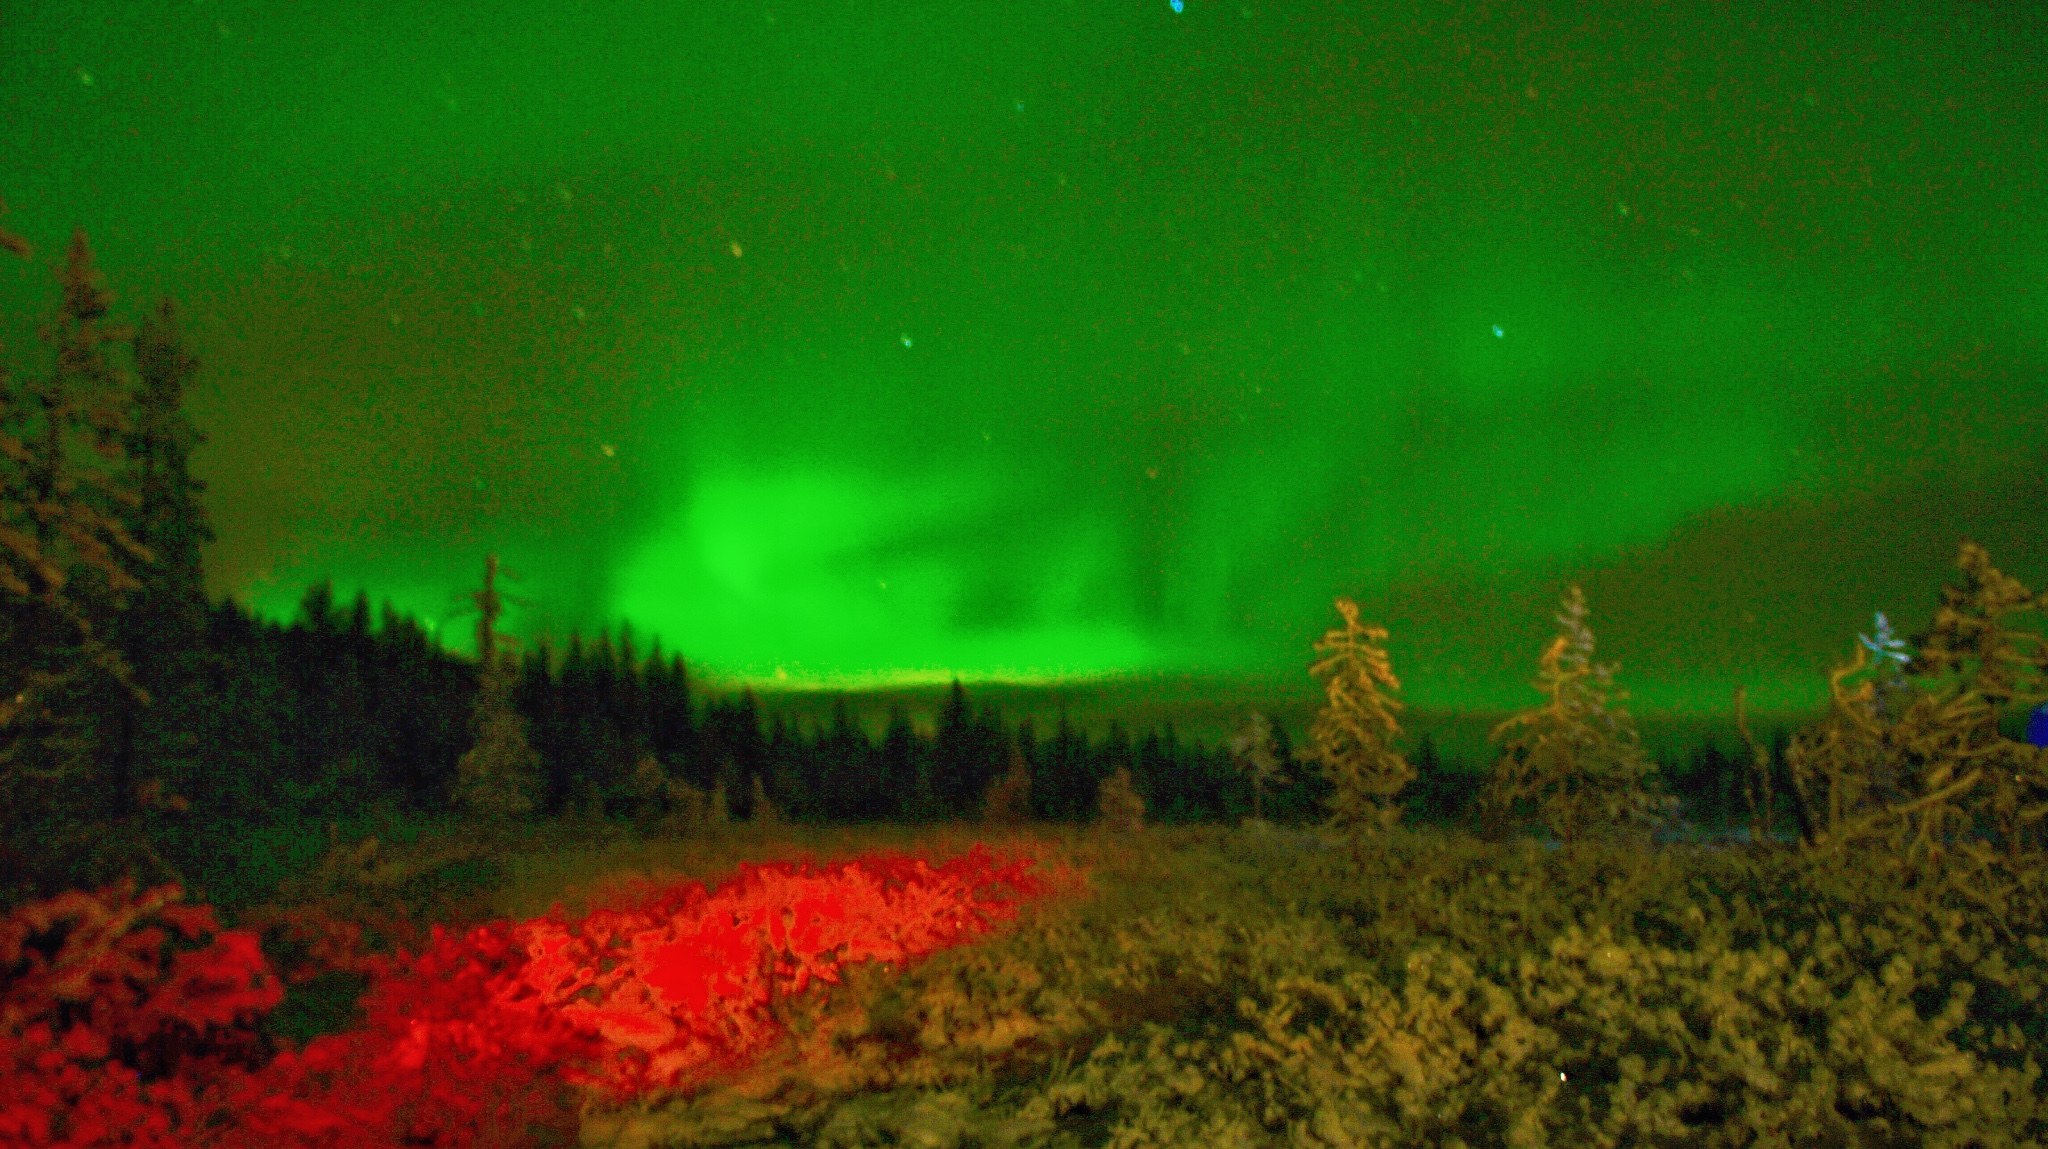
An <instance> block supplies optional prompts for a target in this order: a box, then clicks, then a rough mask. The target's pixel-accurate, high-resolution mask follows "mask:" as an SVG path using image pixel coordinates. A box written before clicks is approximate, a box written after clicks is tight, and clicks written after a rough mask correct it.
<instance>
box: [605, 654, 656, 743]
mask: <svg viewBox="0 0 2048 1149" xmlns="http://www.w3.org/2000/svg"><path fill="white" fill-rule="evenodd" d="M647 696H648V686H647V669H646V667H644V666H643V665H642V664H641V661H640V652H639V651H638V650H637V649H636V648H635V646H634V643H633V626H632V624H631V623H627V622H621V623H620V624H619V685H618V691H617V701H616V703H615V709H614V710H613V719H612V720H613V722H615V723H616V724H617V725H618V728H619V741H620V742H622V743H624V744H625V747H626V753H627V755H628V756H629V757H631V758H632V760H633V761H635V762H638V761H639V760H640V758H641V756H642V755H644V754H646V753H648V752H649V751H650V750H652V749H653V738H652V734H651V731H650V729H649V722H648V717H647Z"/></svg>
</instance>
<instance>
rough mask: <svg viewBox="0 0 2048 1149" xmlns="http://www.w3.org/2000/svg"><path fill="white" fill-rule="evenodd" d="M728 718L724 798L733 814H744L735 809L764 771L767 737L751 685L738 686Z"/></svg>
mask: <svg viewBox="0 0 2048 1149" xmlns="http://www.w3.org/2000/svg"><path fill="white" fill-rule="evenodd" d="M728 717H729V719H730V724H729V726H728V727H727V737H726V746H727V748H728V755H729V762H730V773H731V777H728V778H724V779H722V781H724V783H725V793H726V800H727V801H728V802H731V803H732V804H733V806H734V809H733V814H734V816H735V817H746V816H749V814H750V813H751V811H748V810H742V809H738V806H739V805H740V803H741V802H743V801H745V800H746V798H747V797H748V796H750V795H751V794H752V793H753V781H754V779H756V778H760V777H763V776H765V775H766V774H767V772H768V739H767V736H766V732H765V731H763V730H762V729H761V704H760V702H759V700H757V699H756V698H755V697H754V688H753V687H751V686H747V687H741V688H740V697H739V702H738V703H737V704H736V705H734V707H733V708H732V710H731V711H730V712H729V715H728Z"/></svg>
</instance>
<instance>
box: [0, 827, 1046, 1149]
mask: <svg viewBox="0 0 2048 1149" xmlns="http://www.w3.org/2000/svg"><path fill="white" fill-rule="evenodd" d="M1032 865H1033V863H1032V861H1031V860H1030V859H1021V860H1013V861H1004V860H1000V859H997V858H994V857H991V856H990V855H989V854H988V853H987V852H986V851H985V850H983V849H980V848H977V849H976V850H975V851H973V852H971V853H969V854H968V855H966V856H964V857H961V858H957V859H955V860H953V861H952V862H949V863H946V864H944V865H941V866H939V867H936V868H934V867H932V866H930V865H928V864H926V863H925V862H923V861H922V860H918V859H912V858H907V857H902V856H875V857H868V858H863V859H860V860H858V861H856V862H853V863H840V864H837V865H833V866H830V867H827V868H825V869H823V870H822V871H815V872H814V869H813V867H812V866H810V865H808V864H807V865H803V866H788V865H771V866H742V867H741V869H740V872H739V874H738V875H737V876H736V877H735V878H734V879H733V880H731V881H729V882H727V883H726V884H725V885H723V886H722V887H720V888H719V889H718V890H717V892H715V893H713V892H708V891H707V890H706V888H705V887H704V886H703V885H702V884H701V883H694V884H690V885H688V886H684V887H681V888H671V889H666V890H657V891H653V892H652V894H651V896H649V897H646V898H643V899H641V900H640V901H639V904H637V905H634V906H632V907H630V908H623V909H601V910H598V911H596V912H593V913H591V914H589V915H588V916H586V917H584V918H582V919H581V920H579V921H570V920H568V919H567V918H565V917H564V916H563V915H562V914H561V912H560V907H559V906H557V907H556V910H555V911H554V912H552V913H550V914H549V915H548V916H546V917H544V918H542V919H539V920H535V921H529V922H523V923H517V924H515V923H512V922H510V921H505V920H500V921H497V922H493V923H491V924H489V925H486V926H480V927H477V928H474V929H472V930H470V931H468V932H467V933H465V934H455V933H450V932H446V931H444V930H442V929H441V928H440V927H438V926H436V927H434V929H433V935H432V941H431V944H429V945H428V946H427V947H426V949H425V951H424V952H422V953H419V954H417V955H414V954H411V953H409V952H407V951H404V950H401V951H400V952H399V954H398V955H396V957H393V958H385V957H378V956H367V957H365V956H362V955H360V954H359V953H357V952H355V946H354V944H353V943H354V942H356V941H357V940H359V938H360V933H359V931H354V930H351V929H349V928H347V927H343V928H341V929H340V930H335V929H333V928H329V926H328V925H326V924H322V923H317V922H314V923H308V926H309V929H308V931H307V932H308V933H311V934H313V935H315V936H316V938H317V940H318V942H319V944H317V945H315V946H314V947H312V948H311V951H310V952H312V953H315V954H317V955H318V958H319V961H321V962H324V963H326V964H330V965H333V966H353V967H354V968H359V969H362V970H365V971H367V972H369V973H370V974H371V975H372V981H371V987H370V990H369V992H368V993H367V994H366V995H365V998H364V1001H363V1008H364V1010H365V1012H366V1014H367V1017H368V1022H367V1024H366V1025H364V1026H362V1027H360V1028H358V1029H356V1030H352V1031H350V1032H346V1033H343V1034H337V1035H330V1036H323V1037H319V1038H316V1039H314V1040H313V1041H312V1042H311V1043H309V1044H308V1045H307V1046H306V1047H305V1048H304V1049H299V1050H293V1049H284V1050H272V1049H269V1048H266V1045H267V1044H268V1043H267V1042H266V1041H264V1040H263V1038H262V1037H261V1035H260V1034H259V1033H258V1031H257V1029H256V1025H255V1023H256V1020H257V1018H258V1016H259V1015H261V1014H262V1013H264V1012H265V1011H267V1010H269V1009H271V1008H273V1007H275V1006H276V1005H277V1004H278V1002H279V1001H280V1000H281V998H282V996H283V992H284V991H283V987H282V985H281V984H280V980H281V979H280V975H279V974H278V973H277V972H275V971H273V970H272V969H271V968H270V967H269V965H268V963H267V962H266V960H265V958H264V955H263V953H262V951H261V949H260V948H259V945H258V941H257V935H256V934H254V933H252V932H248V931H236V930H226V931H223V930H220V929H218V928H217V926H216V923H215V920H214V917H213V914H212V911H211V910H210V909H209V908H207V907H203V906H184V905H178V904H176V903H177V901H178V899H179V898H180V896H181V891H179V890H178V889H177V888H176V887H174V886H172V887H161V888H158V889H155V890H151V891H148V892H146V893H144V894H141V895H139V896H138V895H136V894H135V892H134V887H133V885H132V883H131V884H124V885H122V886H117V887H113V888H109V889H107V890H103V891H101V892H99V893H98V894H87V893H82V892H73V893H67V894H64V895H62V896H60V897H58V898H55V899H51V900H49V901H45V902H39V903H36V904H33V905H30V906H27V907H24V908H22V909H20V910H18V911H17V912H15V913H14V914H13V915H12V916H10V917H9V918H7V919H5V921H4V922H0V974H4V975H6V980H5V982H4V987H5V997H4V999H0V1097H4V1098H5V1099H6V1101H5V1103H4V1105H0V1146H22V1147H24V1149H26V1147H28V1146H48V1147H62V1149H86V1147H88V1146H114V1145H127V1146H138V1147H139V1146H164V1147H170V1146H200V1145H204V1146H213V1147H219V1149H232V1147H240V1146H258V1145H261V1146H265V1147H266V1149H278V1147H283V1146H301V1145H302V1146H327V1145H332V1146H353V1145H383V1144H406V1143H411V1144H431V1145H435V1146H442V1147H448V1149H455V1147H464V1146H493V1145H511V1144H516V1143H519V1140H518V1139H519V1138H520V1137H521V1136H523V1135H525V1134H527V1133H528V1132H529V1131H530V1129H531V1127H532V1126H535V1125H546V1124H547V1123H548V1122H549V1121H550V1119H552V1120H554V1121H555V1122H557V1123H558V1124H559V1122H560V1121H561V1120H562V1117H563V1109H562V1104H563V1102H562V1098H560V1097H559V1096H555V1097H554V1098H553V1100H552V1103H551V1102H550V1100H549V1098H550V1090H551V1088H552V1087H553V1085H554V1081H555V1080H556V1079H558V1081H559V1082H560V1083H562V1084H566V1085H570V1086H587V1087H590V1088H591V1089H592V1091H593V1092H594V1093H595V1094H597V1095H598V1096H601V1097H603V1098H604V1099H605V1100H606V1101H607V1102H609V1103H613V1104H617V1103H620V1102H623V1101H625V1100H628V1099H631V1098H633V1097H636V1096H640V1095H644V1094H646V1093H649V1092H651V1091H656V1090H676V1089H682V1088H687V1087H689V1086H690V1085H692V1084H696V1083H701V1082H703V1081H704V1080H705V1079H706V1078H707V1077H708V1076H710V1075H713V1074H716V1073H718V1072H721V1071H727V1070H731V1069H733V1068H736V1067H738V1066H741V1065H743V1064H744V1063H745V1062H746V1061H747V1060H749V1059H750V1058H752V1057H754V1056H755V1055H757V1054H758V1053H760V1052H761V1051H762V1050H763V1049H764V1048H766V1047H767V1046H769V1045H770V1044H772V1043H773V1042H774V1041H775V1040H776V1039H777V1037H778V1036H779V1031H778V1027H777V1025H776V1023H775V1021H774V1018H773V1016H772V1014H771V1006H772V1005H773V1004H774V1002H775V1001H776V1000H777V999H778V998H781V997H785V996H788V995H796V994H802V993H804V992H805V991H806V990H807V989H808V988H810V987H811V986H812V984H813V983H814V982H827V983H833V982H838V981H839V980H840V979H841V977H842V972H843V970H844V969H845V967H847V966H849V965H854V964H858V963H863V962H885V963H890V964H891V965H892V966H895V967H897V968H901V967H903V966H906V965H908V964H911V963H914V962H916V961H918V960H920V959H922V958H924V957H926V956H928V955H930V954H932V953H933V952H935V951H938V950H940V949H944V948H946V947H949V946H954V945H958V944H960V943H962V942H965V941H969V940H972V939H974V938H976V937H978V936H980V935H982V934H985V933H987V932H989V931H990V930H992V929H995V928H996V927H998V926H1000V925H1001V924H1002V923H1004V922H1006V921H1008V920H1010V919H1011V918H1012V917H1013V916H1014V914H1015V913H1016V911H1017V908H1018V906H1019V905H1020V903H1021V902H1022V901H1024V900H1027V899H1033V898H1040V897H1044V896H1047V895H1050V894H1055V893H1059V892H1063V891H1067V890H1071V889H1072V888H1074V885H1075V881H1076V879H1075V878H1074V875H1073V874H1072V873H1071V872H1068V871H1065V870H1063V869H1055V870H1053V871H1051V872H1049V873H1046V874H1042V875H1035V874H1033V873H1030V872H1029V871H1030V870H1031V868H1032ZM310 974H311V970H309V969H307V968H300V969H297V970H294V971H293V973H292V974H291V975H290V976H291V977H292V978H294V979H303V978H305V977H307V976H310ZM551 1108H552V1109H553V1110H554V1112H553V1114H552V1115H551V1114H550V1112H549V1110H550V1109H551Z"/></svg>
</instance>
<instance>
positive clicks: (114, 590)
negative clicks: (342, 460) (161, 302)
mask: <svg viewBox="0 0 2048 1149" xmlns="http://www.w3.org/2000/svg"><path fill="white" fill-rule="evenodd" d="M6 246H8V247H9V248H10V249H15V247H16V245H15V244H12V243H9V244H7V245H6ZM58 281H59V286H60V289H61V303H60V304H59V306H58V310H57V316H56V318H55V320H54V321H53V322H52V323H51V324H49V325H48V327H47V328H46V335H45V340H46V342H48V343H49V344H50V345H51V346H52V349H53V351H54V352H55V363H54V365H53V367H52V368H51V370H50V371H48V372H47V373H46V374H44V375H41V376H39V377H37V378H35V379H34V380H32V381H31V382H30V383H29V384H28V385H27V386H26V387H23V388H20V389H17V388H16V387H15V386H13V384H12V382H11V380H0V383H4V384H5V390H4V401H0V455H4V459H0V630H4V632H5V633H4V639H5V645H4V647H0V651H4V653H0V789H4V791H5V792H4V793H0V812H4V813H5V815H6V821H5V825H6V830H7V836H8V837H9V838H18V837H23V836H25V838H26V841H24V842H22V843H20V845H19V847H17V846H16V844H13V843H0V851H10V852H13V853H14V855H15V856H16V857H19V856H20V854H19V849H21V848H27V849H33V850H36V851H38V852H47V853H51V854H53V855H54V854H58V853H62V852H65V851H66V850H67V849H68V846H67V843H68V841H69V840H70V839H74V838H75V839H77V840H78V842H79V844H80V845H81V846H88V845H89V844H90V843H92V842H93V841H95V840H96V838H98V837H99V835H96V834H94V833H93V832H92V831H90V830H89V829H83V828H81V827H80V826H78V825H76V824H74V825H71V826H70V827H69V828H68V831H69V832H68V833H67V827H66V826H65V825H64V824H63V823H64V822H66V821H73V822H75V820H76V819H78V818H79V817H81V816H82V817H83V819H84V822H85V823H86V824H88V825H89V824H90V823H92V822H95V821H97V820H98V818H99V817H100V816H104V815H113V816H123V815H126V814H127V813H128V812H129V811H130V808H131V803H132V802H133V800H134V797H135V795H134V793H133V790H132V786H133V783H134V780H133V779H111V778H107V777H105V776H103V772H102V771H100V770H99V769H96V764H97V761H98V760H100V759H102V758H103V757H104V755H103V754H102V753H100V748H101V747H102V746H103V745H104V744H105V739H106V737H107V724H106V723H105V722H103V721H94V720H93V718H94V716H93V714H92V710H93V706H92V704H93V702H94V701H95V700H97V699H98V698H100V697H101V696H102V693H103V690H104V689H105V688H107V687H108V686H109V685H111V688H113V689H117V690H119V691H120V692H122V693H124V694H126V695H127V696H129V697H131V698H133V699H134V700H135V701H136V702H137V703H145V704H146V703H147V701H148V693H147V691H146V690H145V689H144V688H143V687H141V686H140V685H139V684H138V683H136V682H135V680H134V676H133V673H132V671H131V668H130V667H129V664H128V662H127V660H126V659H124V658H123V657H121V654H120V651H119V649H118V648H117V647H116V646H115V645H114V644H113V642H112V641H110V636H109V634H108V631H109V630H110V629H111V627H112V625H113V620H114V619H115V618H116V617H117V616H118V614H119V613H120V611H121V609H122V608H123V607H125V606H126V598H127V596H128V595H129V594H130V593H132V592H134V591H136V590H138V589H140V588H141V586H142V583H141V581H140V580H139V579H138V578H137V572H139V571H140V570H141V569H142V568H143V567H144V566H146V565H147V564H148V563H149V562H150V561H151V560H152V558H153V557H154V556H152V555H151V553H150V552H149V549H148V548H147V547H144V546H143V545H142V544H140V543H139V542H137V541H136V540H135V539H134V538H132V537H131V536H130V535H129V533H128V529H127V527H126V526H125V525H124V523H123V521H122V518H121V515H122V514H124V513H127V512H132V511H133V509H134V507H135V505H136V504H137V503H138V502H139V498H138V496H137V495H136V494H135V492H134V491H133V490H131V489H129V486H128V478H129V476H128V475H127V474H126V473H124V471H123V469H122V468H121V467H120V462H121V456H122V448H123V446H124V442H123V437H124V435H125V434H126V433H127V431H128V418H127V407H128V405H129V401H130V398H131V396H130V395H129V394H128V390H127V387H126V382H125V379H124V376H123V374H122V373H121V372H120V371H119V369H118V367H117V366H116V365H115V364H114V363H112V362H110V361H109V359H108V357H107V354H106V350H105V349H106V345H107V344H109V343H117V342H123V341H125V340H126V339H128V338H129V335H130V333H128V332H126V331H123V330H121V329H118V328H115V327H113V326H112V325H110V324H108V323H107V322H105V320H106V316H107V312H108V308H109V305H110V302H111V297H110V295H109V294H108V292H107V290H106V288H105V287H104V285H103V283H102V280H101V277H100V274H99V271H98V269H97V268H96V267H95V266H94V264H93V259H92V250H91V248H90V246H89V245H88V244H87V243H86V239H85V233H84V232H83V231H78V232H75V233H74V234H73V236H72V240H71V246H70V249H69V251H68V252H67V256H66V260H65V263H64V266H63V267H62V268H61V269H60V270H59V273H58ZM95 459H96V460H97V462H95V461H94V460H95ZM57 811H63V812H64V813H65V814H67V815H69V816H70V817H69V818H62V819H60V820H59V822H58V823H57V824H50V818H49V815H50V814H51V813H53V812H57ZM81 835H82V836H81ZM60 839H61V840H60Z"/></svg>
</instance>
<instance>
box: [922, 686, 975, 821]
mask: <svg viewBox="0 0 2048 1149" xmlns="http://www.w3.org/2000/svg"><path fill="white" fill-rule="evenodd" d="M973 721H974V716H973V714H972V713H971V712H970V711H969V709H968V704H967V690H966V688H965V687H963V686H961V685H960V680H959V679H958V678H955V679H954V680H953V685H952V687H951V688H950V689H948V690H947V692H946V702H945V705H944V706H942V707H941V708H940V710H939V721H938V726H937V729H936V731H935V732H934V736H933V741H932V762H931V790H932V796H933V797H934V798H935V799H937V805H938V810H939V814H938V816H939V817H942V818H943V817H947V816H951V815H955V814H958V813H960V812H962V811H964V810H966V809H968V808H969V807H970V801H969V798H968V795H969V794H970V793H971V791H970V790H969V789H968V787H969V786H970V785H972V782H973V777H974V763H973V756H974V739H973V729H972V728H973Z"/></svg>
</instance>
